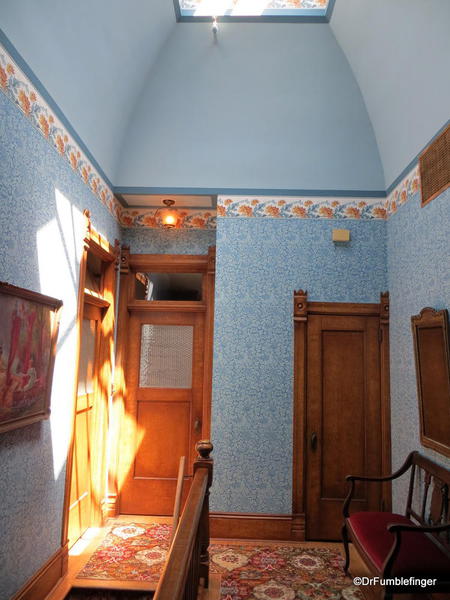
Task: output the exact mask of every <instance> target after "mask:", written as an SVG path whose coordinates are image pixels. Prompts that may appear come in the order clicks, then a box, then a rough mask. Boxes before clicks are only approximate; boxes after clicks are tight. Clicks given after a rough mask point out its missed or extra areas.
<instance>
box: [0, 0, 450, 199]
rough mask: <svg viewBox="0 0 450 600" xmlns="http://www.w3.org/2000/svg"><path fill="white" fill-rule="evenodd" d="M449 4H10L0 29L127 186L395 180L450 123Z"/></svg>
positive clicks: (412, 0) (376, 183)
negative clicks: (279, 15)
mask: <svg viewBox="0 0 450 600" xmlns="http://www.w3.org/2000/svg"><path fill="white" fill-rule="evenodd" d="M449 26H450V2H448V0H428V1H427V2H424V0H377V1H376V2H374V1H373V0H336V3H335V7H334V12H333V15H332V18H331V22H330V24H326V23H325V24H303V23H292V24H279V23H264V24H263V23H238V24H234V23H233V24H231V23H223V24H220V29H219V33H218V36H217V40H214V39H213V36H212V33H211V26H210V24H209V23H195V24H192V23H177V22H176V18H175V12H174V7H173V2H172V0H95V1H93V2H92V1H88V0H78V1H77V2H70V1H69V0H40V1H39V2H36V1H35V0H1V12H0V27H1V28H2V29H3V31H4V33H5V34H6V36H7V37H8V38H9V39H10V41H11V42H12V43H13V44H14V46H15V47H16V49H17V50H18V52H19V53H20V54H21V55H22V57H23V58H24V60H25V61H26V62H27V63H28V65H29V66H30V68H31V69H32V70H33V72H34V74H35V75H36V76H37V77H38V78H39V79H40V80H41V82H42V84H43V85H44V86H45V87H46V89H47V91H48V92H49V93H50V95H51V96H52V97H53V99H54V100H55V102H56V103H57V104H58V105H59V107H60V108H61V110H62V111H63V112H64V114H65V116H66V117H67V119H68V120H69V121H70V123H71V124H72V126H73V127H74V129H75V130H76V131H77V133H78V134H79V136H80V137H81V139H82V140H83V141H84V143H85V144H86V146H87V147H88V148H89V150H90V151H91V153H92V154H93V156H94V157H95V158H96V160H97V161H98V163H99V164H100V166H101V167H102V169H103V170H104V172H105V173H106V175H107V176H108V178H109V179H110V181H112V183H113V184H114V185H116V186H118V187H119V188H121V189H126V188H132V187H136V186H142V187H146V186H147V187H154V188H157V187H158V186H159V187H170V186H172V187H174V188H179V189H182V188H196V187H198V188H211V189H213V188H224V187H227V186H229V187H232V188H266V189H273V188H276V189H283V188H302V189H303V188H304V189H313V188H319V187H321V188H324V189H367V190H380V189H385V188H386V187H387V186H389V185H390V184H391V183H392V181H393V180H394V179H395V178H396V177H397V176H398V175H399V174H400V172H401V171H402V170H403V169H404V168H405V167H406V165H407V164H408V163H409V162H410V161H411V160H412V159H414V157H415V156H416V154H417V153H418V152H419V151H420V150H421V149H422V148H423V146H424V145H425V144H426V143H427V142H428V141H429V139H430V138H431V137H432V136H433V135H434V134H435V133H436V132H437V130H438V129H439V128H440V127H442V125H444V123H445V122H446V121H447V120H448V118H449V113H450V110H449V106H450V77H449V76H448V65H449V64H450V36H449V35H448V30H449Z"/></svg>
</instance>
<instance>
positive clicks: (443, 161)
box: [419, 125, 450, 206]
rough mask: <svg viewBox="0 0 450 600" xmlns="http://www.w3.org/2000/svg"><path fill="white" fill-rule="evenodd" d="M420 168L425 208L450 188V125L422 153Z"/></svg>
mask: <svg viewBox="0 0 450 600" xmlns="http://www.w3.org/2000/svg"><path fill="white" fill-rule="evenodd" d="M419 166H420V179H421V188H422V206H425V205H426V204H428V202H431V200H433V198H436V196H439V194H441V193H442V192H443V191H444V190H445V189H447V188H448V187H449V186H450V125H448V127H446V128H445V129H444V131H443V132H442V133H441V134H439V135H438V136H437V138H436V139H434V140H433V141H432V142H431V144H430V145H429V146H428V147H427V148H426V149H425V150H424V151H423V152H422V154H421V155H420V158H419Z"/></svg>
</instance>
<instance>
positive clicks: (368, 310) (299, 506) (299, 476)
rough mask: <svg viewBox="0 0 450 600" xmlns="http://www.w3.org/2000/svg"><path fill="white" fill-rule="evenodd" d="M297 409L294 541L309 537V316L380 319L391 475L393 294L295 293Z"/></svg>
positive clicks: (386, 502) (386, 491)
mask: <svg viewBox="0 0 450 600" xmlns="http://www.w3.org/2000/svg"><path fill="white" fill-rule="evenodd" d="M293 313H294V406H293V465H292V477H293V479H292V527H291V537H292V539H294V540H305V537H306V469H307V465H306V433H307V423H306V414H307V413H306V409H307V358H308V356H307V341H308V333H307V325H308V316H309V315H342V316H352V315H355V316H376V317H379V319H380V328H379V340H380V344H379V351H380V378H381V381H380V390H381V415H380V417H381V469H382V473H383V474H389V473H390V472H391V417H390V410H391V409H390V389H389V292H382V293H381V294H380V302H379V303H378V304H376V303H373V304H372V303H357V302H309V301H308V292H307V291H303V290H298V291H294V311H293ZM391 503H392V500H391V486H390V483H389V482H387V483H385V484H383V487H382V507H383V510H390V509H391Z"/></svg>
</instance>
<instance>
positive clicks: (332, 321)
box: [305, 315, 382, 540]
mask: <svg viewBox="0 0 450 600" xmlns="http://www.w3.org/2000/svg"><path fill="white" fill-rule="evenodd" d="M379 333H380V320H379V317H378V316H356V315H353V316H345V315H311V316H309V317H308V323H307V347H306V351H307V365H306V377H307V384H306V390H307V395H306V440H305V444H306V537H307V539H311V540H337V539H340V530H341V526H342V504H343V502H344V499H345V497H346V495H347V491H348V484H347V482H346V481H345V477H346V475H349V474H353V475H357V474H365V475H375V476H377V475H380V474H381V473H380V471H381V460H382V459H381V456H382V442H381V378H380V347H379V344H380V338H379ZM380 503H381V494H380V488H379V487H378V486H373V485H368V484H363V485H360V486H359V487H357V491H356V495H355V500H354V502H353V507H354V508H355V510H379V509H380Z"/></svg>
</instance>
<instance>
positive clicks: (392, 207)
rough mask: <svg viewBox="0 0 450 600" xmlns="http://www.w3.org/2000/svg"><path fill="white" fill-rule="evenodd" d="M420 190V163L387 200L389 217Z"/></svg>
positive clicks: (386, 205)
mask: <svg viewBox="0 0 450 600" xmlns="http://www.w3.org/2000/svg"><path fill="white" fill-rule="evenodd" d="M419 191H420V169H419V164H417V165H416V166H415V167H413V168H412V169H411V171H410V172H409V173H408V175H406V176H405V177H404V178H403V179H402V181H401V182H400V183H399V184H398V185H397V187H395V188H394V189H393V190H392V192H391V193H390V194H389V195H388V197H387V198H386V200H385V207H386V214H387V218H389V217H390V216H391V215H393V214H395V213H396V212H397V211H398V209H399V208H400V206H403V204H405V203H406V202H408V200H410V199H411V198H412V197H413V196H414V195H415V194H416V193H417V192H419Z"/></svg>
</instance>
